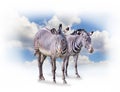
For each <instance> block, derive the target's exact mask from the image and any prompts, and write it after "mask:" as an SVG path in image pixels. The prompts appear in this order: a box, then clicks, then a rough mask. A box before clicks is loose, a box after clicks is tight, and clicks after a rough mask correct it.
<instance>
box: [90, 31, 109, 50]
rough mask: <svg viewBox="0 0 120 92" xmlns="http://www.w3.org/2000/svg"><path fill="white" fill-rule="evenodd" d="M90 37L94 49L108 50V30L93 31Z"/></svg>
mask: <svg viewBox="0 0 120 92" xmlns="http://www.w3.org/2000/svg"><path fill="white" fill-rule="evenodd" d="M91 38H92V44H93V47H94V49H95V51H100V52H108V51H109V50H110V36H109V33H108V31H101V32H100V31H95V32H94V33H93V35H92V37H91Z"/></svg>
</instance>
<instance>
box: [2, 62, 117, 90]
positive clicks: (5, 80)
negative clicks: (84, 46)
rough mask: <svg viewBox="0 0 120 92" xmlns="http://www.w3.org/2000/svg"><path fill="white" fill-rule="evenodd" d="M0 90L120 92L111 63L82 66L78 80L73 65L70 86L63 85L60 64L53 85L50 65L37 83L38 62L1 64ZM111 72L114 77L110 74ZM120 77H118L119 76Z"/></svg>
mask: <svg viewBox="0 0 120 92" xmlns="http://www.w3.org/2000/svg"><path fill="white" fill-rule="evenodd" d="M0 66H1V67H0V73H1V74H0V88H1V89H0V90H2V92H7V91H10V92H16V91H17V92H18V91H19V92H20V91H21V92H22V91H27V92H32V91H34V92H41V91H44V92H48V91H53V92H55V91H57V92H62V91H70V92H72V91H79V92H80V91H82V92H88V91H92V92H117V91H118V90H117V87H118V86H117V85H116V83H117V80H118V79H113V78H114V76H111V75H112V74H113V73H112V71H110V70H111V68H110V64H108V63H90V64H81V65H79V67H78V70H79V74H80V76H81V78H79V79H78V78H76V76H75V74H74V65H73V64H70V66H69V68H68V74H69V77H67V78H66V80H67V84H63V81H62V75H61V74H62V73H61V63H58V62H57V71H56V81H57V83H56V84H55V83H53V82H52V73H51V66H50V64H49V62H45V63H44V77H45V79H46V80H45V81H38V67H37V63H36V61H34V62H33V63H22V64H21V63H19V64H18V63H17V64H16V63H13V64H12V63H8V62H6V63H5V62H4V63H1V65H0ZM110 73H112V74H110ZM116 78H117V77H116ZM114 83H115V84H114Z"/></svg>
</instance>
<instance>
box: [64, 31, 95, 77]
mask: <svg viewBox="0 0 120 92" xmlns="http://www.w3.org/2000/svg"><path fill="white" fill-rule="evenodd" d="M92 34H93V32H90V33H87V32H86V31H85V30H84V29H78V30H76V31H74V32H73V33H72V34H71V35H67V36H66V39H67V43H68V54H67V59H66V69H65V74H66V76H67V68H68V63H69V57H70V56H73V58H74V62H75V73H76V75H77V77H80V75H79V74H78V70H77V60H78V56H79V53H80V50H81V48H82V47H85V48H86V49H87V50H88V51H89V52H90V53H92V52H93V47H92V45H91V38H90V36H91V35H92Z"/></svg>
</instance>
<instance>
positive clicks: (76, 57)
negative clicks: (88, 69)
mask: <svg viewBox="0 0 120 92" xmlns="http://www.w3.org/2000/svg"><path fill="white" fill-rule="evenodd" d="M78 55H79V54H77V55H75V56H73V57H74V61H75V74H76V75H77V78H80V75H79V73H78V69H77V60H78Z"/></svg>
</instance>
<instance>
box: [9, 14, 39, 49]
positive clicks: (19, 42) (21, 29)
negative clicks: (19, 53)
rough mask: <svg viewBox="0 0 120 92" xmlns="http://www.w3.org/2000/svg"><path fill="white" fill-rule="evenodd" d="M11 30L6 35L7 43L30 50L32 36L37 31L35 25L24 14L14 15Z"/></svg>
mask: <svg viewBox="0 0 120 92" xmlns="http://www.w3.org/2000/svg"><path fill="white" fill-rule="evenodd" d="M15 23H16V24H14V26H13V30H12V31H10V33H9V37H8V39H7V40H8V44H9V45H10V46H11V47H21V48H25V49H29V50H31V48H32V47H33V38H34V35H35V33H36V32H37V31H38V28H37V25H36V24H35V23H33V22H32V23H31V22H30V21H29V20H28V19H27V18H26V17H24V16H19V15H18V16H16V18H15Z"/></svg>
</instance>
